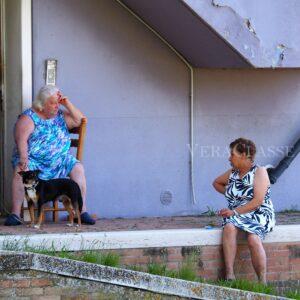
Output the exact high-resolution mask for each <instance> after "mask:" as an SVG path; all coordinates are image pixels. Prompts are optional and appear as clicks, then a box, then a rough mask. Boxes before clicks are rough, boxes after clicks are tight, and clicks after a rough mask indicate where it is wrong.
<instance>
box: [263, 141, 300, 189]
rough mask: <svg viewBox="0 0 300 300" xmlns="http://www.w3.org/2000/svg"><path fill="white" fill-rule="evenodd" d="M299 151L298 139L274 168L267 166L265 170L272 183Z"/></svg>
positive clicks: (299, 143)
mask: <svg viewBox="0 0 300 300" xmlns="http://www.w3.org/2000/svg"><path fill="white" fill-rule="evenodd" d="M299 152H300V139H299V140H298V141H297V142H296V143H295V145H294V146H293V148H292V149H291V150H290V151H289V152H288V154H287V156H286V157H284V158H283V159H282V160H281V161H280V163H279V164H278V166H277V167H276V168H268V169H267V172H268V175H269V179H270V182H271V183H272V184H274V183H275V182H276V181H277V179H278V178H279V177H280V176H281V175H282V173H283V172H284V171H285V170H286V169H287V168H288V167H289V166H290V164H291V163H292V161H293V160H294V159H295V158H296V156H297V155H298V153H299Z"/></svg>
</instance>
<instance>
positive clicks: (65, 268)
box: [0, 251, 287, 300]
mask: <svg viewBox="0 0 300 300" xmlns="http://www.w3.org/2000/svg"><path fill="white" fill-rule="evenodd" d="M20 257H21V258H22V259H20ZM0 260H1V265H0V270H2V271H9V270H18V269H24V265H26V267H27V268H28V269H31V270H36V271H43V272H48V273H53V274H58V275H64V276H69V277H75V278H81V279H85V280H93V281H98V282H104V283H109V284H115V285H121V286H126V287H131V288H137V289H142V290H147V291H151V292H155V293H159V294H168V295H176V296H181V297H188V298H194V299H224V300H225V299H248V300H251V299H270V300H271V299H287V298H283V297H276V296H270V295H265V294H259V293H252V292H246V291H241V290H236V289H231V288H225V287H220V286H215V285H210V284H205V283H196V282H190V281H185V280H180V279H173V278H167V277H162V276H157V275H151V274H147V273H142V272H136V271H131V270H126V269H119V268H112V267H106V266H102V265H97V264H91V263H85V262H81V261H74V260H69V259H63V258H58V257H53V256H47V255H41V254H33V253H18V252H9V251H2V252H0ZM19 261H20V262H21V264H20V265H19ZM25 261H26V263H25ZM7 262H13V263H8V264H7Z"/></svg>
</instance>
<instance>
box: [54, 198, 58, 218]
mask: <svg viewBox="0 0 300 300" xmlns="http://www.w3.org/2000/svg"><path fill="white" fill-rule="evenodd" d="M53 208H54V210H53V220H54V223H57V222H58V200H55V201H54V203H53Z"/></svg>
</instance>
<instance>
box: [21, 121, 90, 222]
mask: <svg viewBox="0 0 300 300" xmlns="http://www.w3.org/2000/svg"><path fill="white" fill-rule="evenodd" d="M86 124H87V118H85V117H84V118H82V119H81V124H80V126H79V127H75V128H72V129H70V130H69V132H70V133H71V134H74V135H77V136H76V138H75V137H73V136H72V137H71V147H72V148H76V158H77V159H78V160H79V161H81V160H82V157H83V146H84V139H85V134H86ZM26 204H27V202H26ZM58 204H59V201H58V199H57V200H55V201H53V207H45V209H44V212H48V211H51V212H52V213H53V221H54V222H55V223H57V222H58V221H59V218H58V213H59V212H60V211H66V209H65V208H64V207H59V205H58ZM35 210H37V208H35ZM25 211H27V213H28V206H27V205H26V206H24V204H23V205H22V209H21V215H22V216H23V218H24V212H25Z"/></svg>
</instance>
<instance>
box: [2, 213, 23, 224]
mask: <svg viewBox="0 0 300 300" xmlns="http://www.w3.org/2000/svg"><path fill="white" fill-rule="evenodd" d="M21 224H22V222H21V220H20V218H19V217H18V216H17V215H15V214H10V215H9V216H8V217H7V219H6V220H5V223H4V225H5V226H18V225H21Z"/></svg>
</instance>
